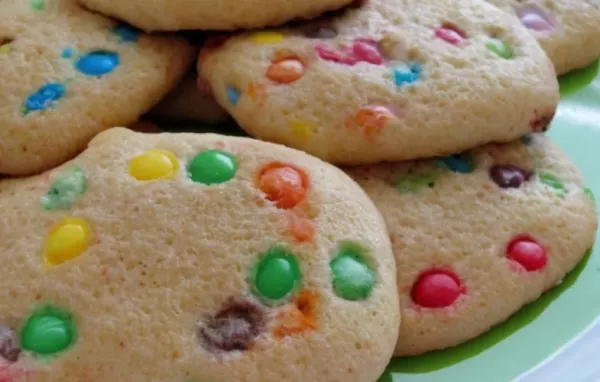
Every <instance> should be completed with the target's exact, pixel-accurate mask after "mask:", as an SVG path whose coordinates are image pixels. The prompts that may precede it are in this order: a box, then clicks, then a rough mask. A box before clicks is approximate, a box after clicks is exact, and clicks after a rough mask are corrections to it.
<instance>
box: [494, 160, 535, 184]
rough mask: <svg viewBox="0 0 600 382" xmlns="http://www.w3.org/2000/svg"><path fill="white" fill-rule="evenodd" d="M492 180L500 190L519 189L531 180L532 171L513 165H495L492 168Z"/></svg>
mask: <svg viewBox="0 0 600 382" xmlns="http://www.w3.org/2000/svg"><path fill="white" fill-rule="evenodd" d="M489 174H490V178H492V180H493V181H494V183H496V184H497V185H498V186H499V187H500V188H519V187H521V185H522V184H523V183H525V182H526V181H528V180H529V179H530V178H531V175H532V173H531V171H527V170H524V169H522V168H520V167H517V166H514V165H512V164H504V165H495V166H493V167H492V168H490V172H489Z"/></svg>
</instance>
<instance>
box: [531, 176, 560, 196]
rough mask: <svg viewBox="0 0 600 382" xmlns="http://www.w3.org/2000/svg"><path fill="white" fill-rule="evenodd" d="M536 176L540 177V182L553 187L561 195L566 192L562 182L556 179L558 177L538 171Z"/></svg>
mask: <svg viewBox="0 0 600 382" xmlns="http://www.w3.org/2000/svg"><path fill="white" fill-rule="evenodd" d="M538 178H539V179H540V182H542V183H543V184H545V185H546V186H548V187H550V188H552V189H554V190H555V191H557V192H558V193H560V194H561V195H562V196H564V195H565V194H566V193H567V188H566V187H565V185H564V184H562V183H561V182H560V180H558V178H557V177H556V176H554V175H552V174H548V173H545V172H540V173H538Z"/></svg>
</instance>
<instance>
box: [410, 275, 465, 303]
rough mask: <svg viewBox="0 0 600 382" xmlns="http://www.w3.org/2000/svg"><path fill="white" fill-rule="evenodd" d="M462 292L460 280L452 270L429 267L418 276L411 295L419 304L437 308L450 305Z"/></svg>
mask: <svg viewBox="0 0 600 382" xmlns="http://www.w3.org/2000/svg"><path fill="white" fill-rule="evenodd" d="M463 293H464V289H463V288H462V286H461V281H460V279H459V278H458V276H457V275H456V274H454V272H452V271H449V270H444V269H431V270H429V271H426V272H423V273H422V274H421V275H420V276H419V278H418V279H417V281H416V282H415V283H414V285H413V287H412V290H411V297H412V300H413V301H414V302H415V304H417V305H419V306H422V307H424V308H438V309H439V308H446V307H449V306H451V305H452V304H454V302H455V301H456V300H457V299H458V297H459V296H460V295H461V294H463Z"/></svg>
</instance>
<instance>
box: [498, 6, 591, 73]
mask: <svg viewBox="0 0 600 382" xmlns="http://www.w3.org/2000/svg"><path fill="white" fill-rule="evenodd" d="M488 1H489V2H490V3H492V4H494V5H497V6H498V7H500V8H502V9H504V10H507V11H509V12H511V13H514V14H516V15H517V16H518V18H519V19H520V20H521V22H522V23H523V25H524V26H525V27H527V28H528V29H529V30H530V31H531V32H532V33H533V34H534V35H535V36H536V37H537V39H538V41H539V42H540V44H541V45H542V47H543V48H544V50H545V51H546V53H547V54H548V56H549V57H550V59H551V60H552V62H553V63H554V67H555V68H556V72H557V73H558V74H564V73H567V72H570V71H572V70H575V69H579V68H583V67H586V66H588V65H589V64H591V63H592V62H594V61H595V60H596V59H598V58H599V57H600V2H598V1H597V0H587V1H581V0H550V1H541V0H527V1H522V0H521V1H519V0H488Z"/></svg>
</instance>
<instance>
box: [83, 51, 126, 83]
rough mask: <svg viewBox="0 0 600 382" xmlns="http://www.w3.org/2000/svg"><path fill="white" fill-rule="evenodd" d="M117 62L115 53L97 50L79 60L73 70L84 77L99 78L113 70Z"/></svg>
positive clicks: (117, 57) (117, 64)
mask: <svg viewBox="0 0 600 382" xmlns="http://www.w3.org/2000/svg"><path fill="white" fill-rule="evenodd" d="M119 62H120V60H119V55H118V54H117V53H115V52H108V51H104V50H97V51H94V52H90V53H88V54H86V55H84V56H82V57H81V58H79V59H78V60H77V62H76V63H75V68H76V69H77V70H78V71H79V72H80V73H83V74H85V75H88V76H97V77H100V76H103V75H105V74H109V73H111V72H112V71H113V70H115V69H116V68H117V66H119Z"/></svg>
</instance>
